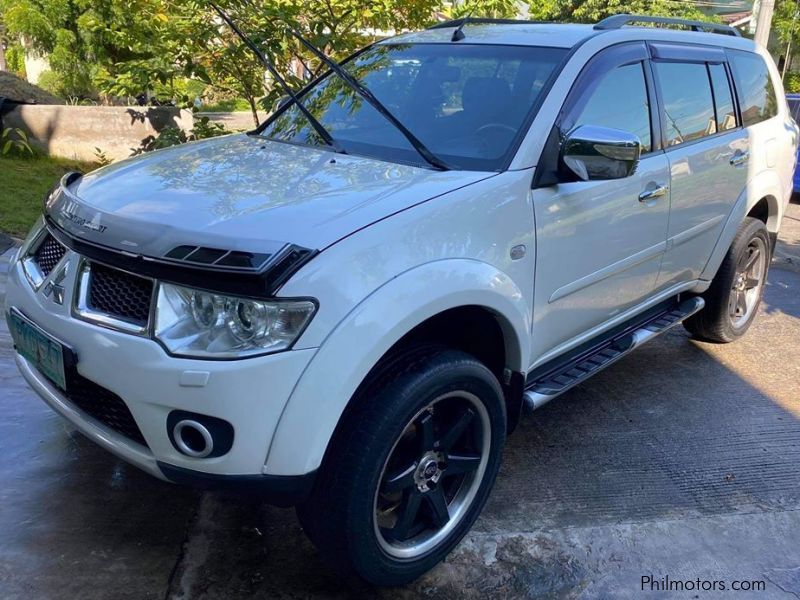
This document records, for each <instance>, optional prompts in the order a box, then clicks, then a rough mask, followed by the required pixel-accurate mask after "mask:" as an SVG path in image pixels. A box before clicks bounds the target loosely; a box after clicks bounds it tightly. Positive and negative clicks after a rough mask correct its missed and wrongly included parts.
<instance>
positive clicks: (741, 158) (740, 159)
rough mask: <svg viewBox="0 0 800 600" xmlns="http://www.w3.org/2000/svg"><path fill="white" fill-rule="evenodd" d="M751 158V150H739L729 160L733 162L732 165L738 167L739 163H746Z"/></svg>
mask: <svg viewBox="0 0 800 600" xmlns="http://www.w3.org/2000/svg"><path fill="white" fill-rule="evenodd" d="M749 159H750V153H749V152H737V153H736V154H734V155H733V157H732V158H731V160H730V161H729V162H730V163H731V166H732V167H738V166H739V165H743V164H744V163H746V162H747V161H748V160H749Z"/></svg>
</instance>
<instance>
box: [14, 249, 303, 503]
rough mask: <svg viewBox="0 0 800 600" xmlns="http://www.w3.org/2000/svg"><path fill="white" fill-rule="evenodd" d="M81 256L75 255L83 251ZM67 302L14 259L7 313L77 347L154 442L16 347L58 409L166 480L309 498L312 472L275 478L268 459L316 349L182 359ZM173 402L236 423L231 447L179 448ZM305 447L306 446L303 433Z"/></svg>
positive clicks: (83, 367)
mask: <svg viewBox="0 0 800 600" xmlns="http://www.w3.org/2000/svg"><path fill="white" fill-rule="evenodd" d="M74 258H75V260H77V259H78V257H77V255H75V257H74ZM64 286H65V294H64V296H65V298H66V299H69V298H72V294H73V291H74V289H73V286H74V281H72V278H70V277H68V278H67V280H65V282H64ZM69 305H70V302H69V301H66V302H64V305H58V304H56V303H55V302H54V301H53V300H52V298H51V297H49V296H46V295H45V294H43V293H41V290H40V291H39V292H37V291H34V289H33V288H32V287H31V286H30V284H29V283H28V281H27V279H26V278H25V275H24V273H23V271H22V267H21V265H20V264H19V263H13V264H12V265H11V267H10V270H9V273H8V282H7V292H6V307H7V308H6V312H8V311H9V310H10V309H11V307H14V308H16V309H17V310H19V311H20V312H21V313H23V314H24V315H25V316H26V317H27V318H28V319H29V320H31V321H32V322H34V323H35V324H36V325H37V326H38V327H40V328H41V329H42V330H43V331H44V332H46V333H48V334H49V335H51V336H53V337H54V338H56V339H58V340H60V341H62V342H63V343H65V344H66V345H68V346H69V347H71V348H72V349H73V350H74V352H75V354H76V356H77V367H76V368H77V372H78V374H79V375H81V376H82V377H84V378H86V379H88V380H90V381H91V382H94V383H95V384H97V385H99V386H102V387H103V388H106V389H107V390H109V391H110V392H112V393H113V394H116V395H117V396H119V397H120V398H121V399H122V400H123V401H124V403H125V404H126V405H127V407H128V409H129V410H130V412H131V414H132V416H133V418H134V420H135V421H136V424H137V425H138V427H139V429H140V430H141V433H142V436H143V437H144V439H145V441H146V446H145V445H142V444H139V443H136V442H134V441H133V440H131V439H129V438H128V437H126V436H125V435H122V434H121V433H119V432H118V431H115V430H114V429H112V428H111V427H109V426H107V425H106V424H104V423H103V422H100V421H98V420H97V419H95V418H93V417H92V416H90V415H89V414H87V413H86V412H84V411H83V410H81V409H80V408H78V407H77V406H76V405H74V404H73V403H72V402H70V400H69V398H68V397H67V395H66V394H64V393H63V392H62V391H61V390H60V389H58V388H57V387H56V386H55V385H54V384H53V383H51V382H50V381H49V380H48V379H47V378H46V377H45V376H44V375H42V374H41V373H40V372H39V371H38V370H37V369H36V368H35V367H34V366H33V365H32V364H31V363H29V362H28V361H27V360H26V359H25V358H23V357H22V356H21V355H16V361H17V365H18V367H19V369H20V372H21V373H22V375H23V377H24V378H25V379H26V381H27V382H28V383H29V384H30V386H31V387H32V388H33V389H34V390H35V391H36V392H37V393H38V394H39V396H41V397H42V398H43V399H44V400H45V402H47V404H49V405H50V406H51V407H52V408H53V409H54V410H55V411H57V412H58V413H60V414H61V415H62V416H63V417H65V418H66V419H67V420H69V421H70V422H71V423H72V424H73V425H74V426H75V427H76V428H77V429H79V430H80V431H81V432H82V433H84V434H85V435H86V436H87V437H89V438H90V439H92V440H94V441H95V442H96V443H98V444H99V445H100V446H102V447H103V448H105V449H106V450H108V451H109V452H112V453H113V454H115V455H116V456H118V457H120V458H122V459H123V460H126V461H127V462H130V463H132V464H134V465H135V466H137V467H139V468H141V469H143V470H144V471H147V472H148V473H150V474H152V475H154V476H155V477H158V478H160V479H164V480H169V481H174V482H178V483H193V484H198V485H201V486H203V487H209V486H212V487H220V486H226V485H227V486H229V487H230V486H233V487H237V488H242V487H251V488H252V487H255V488H258V489H259V490H261V491H262V492H264V493H265V496H266V497H267V499H268V500H271V501H273V502H275V503H278V504H288V503H292V502H295V501H297V500H300V499H302V496H303V495H304V494H305V493H306V492H307V490H308V489H309V488H310V482H311V481H312V480H313V473H310V474H307V475H302V476H297V477H290V478H284V477H276V476H274V475H271V474H270V473H267V472H266V470H265V467H264V463H265V459H266V457H267V453H268V450H269V445H270V442H271V440H272V436H273V434H274V431H275V428H276V426H277V423H278V420H279V418H280V415H281V413H282V412H283V409H284V407H285V404H286V402H287V401H288V398H289V396H290V394H291V391H292V389H293V387H294V385H295V383H296V382H297V380H298V379H299V378H300V376H301V374H302V373H303V371H304V369H305V367H306V366H307V365H308V363H309V361H310V360H311V358H312V356H313V355H314V353H315V352H316V350H315V349H305V350H297V351H288V352H282V353H278V354H273V355H268V356H261V357H254V358H249V359H244V360H234V361H212V360H195V359H185V358H175V357H170V356H169V355H167V354H166V352H165V351H164V350H163V349H162V348H161V346H160V345H158V344H157V343H156V342H154V341H152V340H150V339H147V338H144V337H139V336H135V335H131V334H127V333H123V332H120V331H116V330H112V329H106V328H104V327H101V326H98V325H95V324H91V323H87V322H84V321H80V320H77V319H75V318H73V317H72V316H71V311H70V306H69ZM173 410H182V411H188V412H192V413H197V414H201V415H207V416H211V417H216V418H218V419H223V420H225V421H227V422H229V423H230V424H231V425H232V426H233V428H234V439H233V444H232V446H231V448H230V450H229V451H228V452H227V453H225V454H224V455H222V456H217V457H213V458H192V457H190V456H186V455H184V454H182V453H181V452H179V451H178V450H177V449H176V448H175V446H174V445H173V443H172V441H171V440H170V436H169V432H168V430H167V425H166V423H167V416H168V415H169V414H170V413H171V412H172V411H173ZM298 451H299V452H302V442H299V443H298ZM270 490H272V491H274V494H273V493H271V491H270Z"/></svg>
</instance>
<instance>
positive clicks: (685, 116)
mask: <svg viewBox="0 0 800 600" xmlns="http://www.w3.org/2000/svg"><path fill="white" fill-rule="evenodd" d="M655 70H656V76H657V78H658V83H659V86H660V89H661V98H662V99H663V103H664V121H665V123H664V124H665V133H666V138H667V146H676V145H678V144H683V143H685V142H691V141H692V140H698V139H700V138H703V137H705V136H707V135H711V134H713V133H716V132H717V120H716V116H715V114H714V98H713V96H712V95H711V83H710V81H709V78H708V68H707V67H706V65H705V64H704V63H678V62H656V63H655Z"/></svg>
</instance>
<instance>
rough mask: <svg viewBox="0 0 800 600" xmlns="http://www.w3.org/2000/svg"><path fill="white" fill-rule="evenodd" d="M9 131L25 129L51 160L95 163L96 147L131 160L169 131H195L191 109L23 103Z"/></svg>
mask: <svg viewBox="0 0 800 600" xmlns="http://www.w3.org/2000/svg"><path fill="white" fill-rule="evenodd" d="M3 124H4V126H6V127H19V128H21V129H23V130H25V131H26V132H27V133H28V134H29V136H30V138H31V141H32V142H33V144H34V145H36V146H38V147H39V148H41V149H42V150H43V151H45V152H46V153H47V154H49V155H50V156H60V157H63V158H70V159H77V160H84V161H95V160H97V155H96V151H95V149H96V148H99V149H100V150H101V151H102V152H104V153H105V154H106V156H108V157H109V158H111V159H113V160H119V159H122V158H127V157H128V156H131V155H132V154H134V152H136V150H137V149H139V148H141V147H142V145H143V144H144V143H146V142H147V140H148V139H151V138H153V137H155V136H157V135H158V132H159V131H161V130H162V129H164V128H165V127H169V126H173V127H179V128H180V129H183V130H184V131H187V132H188V131H189V130H190V129H192V127H193V126H194V117H193V115H192V112H191V111H189V110H181V109H179V108H172V107H166V106H156V107H149V106H148V107H139V106H135V107H134V106H58V105H43V104H38V105H37V104H22V105H19V106H17V107H15V108H14V109H13V110H11V111H10V112H9V113H7V114H5V115H3Z"/></svg>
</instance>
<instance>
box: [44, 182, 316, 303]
mask: <svg viewBox="0 0 800 600" xmlns="http://www.w3.org/2000/svg"><path fill="white" fill-rule="evenodd" d="M80 178H81V174H80V173H76V172H71V173H67V174H66V175H64V177H62V179H61V181H60V182H59V185H58V186H57V187H56V188H55V189H54V190H53V191H52V192H51V193H50V195H49V196H48V198H47V200H46V202H45V207H44V213H45V221H46V223H47V227H48V229H49V230H50V233H51V234H52V235H53V236H54V237H55V238H56V239H57V240H58V241H59V242H61V243H62V244H63V245H64V246H66V247H68V248H70V249H71V250H73V251H75V252H77V253H78V254H81V255H82V256H85V257H86V258H89V259H91V260H94V261H97V262H99V263H103V264H106V265H109V266H112V267H116V268H119V269H122V270H125V271H130V272H131V273H134V274H137V275H144V276H147V277H152V278H154V279H159V280H163V281H169V282H173V283H178V284H183V285H188V286H193V287H197V288H201V289H206V290H210V291H215V292H220V293H227V294H237V295H244V296H254V297H258V298H263V297H269V296H273V295H274V294H275V293H276V292H277V291H278V289H280V287H281V286H282V285H283V284H284V283H285V282H286V281H287V280H288V279H289V278H290V277H291V276H292V275H293V274H294V273H295V272H297V271H298V270H299V269H300V267H302V266H303V265H305V264H306V263H307V262H308V261H309V260H311V259H312V258H313V257H314V256H315V255H316V254H318V251H316V250H311V249H308V248H303V247H301V246H298V245H295V244H288V243H276V246H275V251H274V252H271V253H270V252H263V251H262V252H245V251H242V250H224V249H219V248H209V247H205V246H199V245H197V244H183V245H179V246H176V247H174V248H172V249H171V250H170V251H169V252H167V253H166V255H165V256H163V257H154V256H145V255H143V254H137V253H135V252H131V251H128V250H122V249H119V248H115V247H113V246H110V245H106V244H103V243H100V242H98V241H96V240H95V239H87V238H89V237H92V238H95V237H97V235H98V234H102V233H104V232H105V229H106V226H104V225H99V223H98V222H96V221H95V219H88V218H85V217H83V216H80V215H79V210H78V209H79V207H80V204H79V202H78V198H77V197H75V196H74V194H72V193H71V192H70V191H69V190H68V186H69V185H71V184H73V183H75V182H76V181H78V180H79V179H80ZM116 224H117V225H118V224H119V221H118V222H117V223H116Z"/></svg>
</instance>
